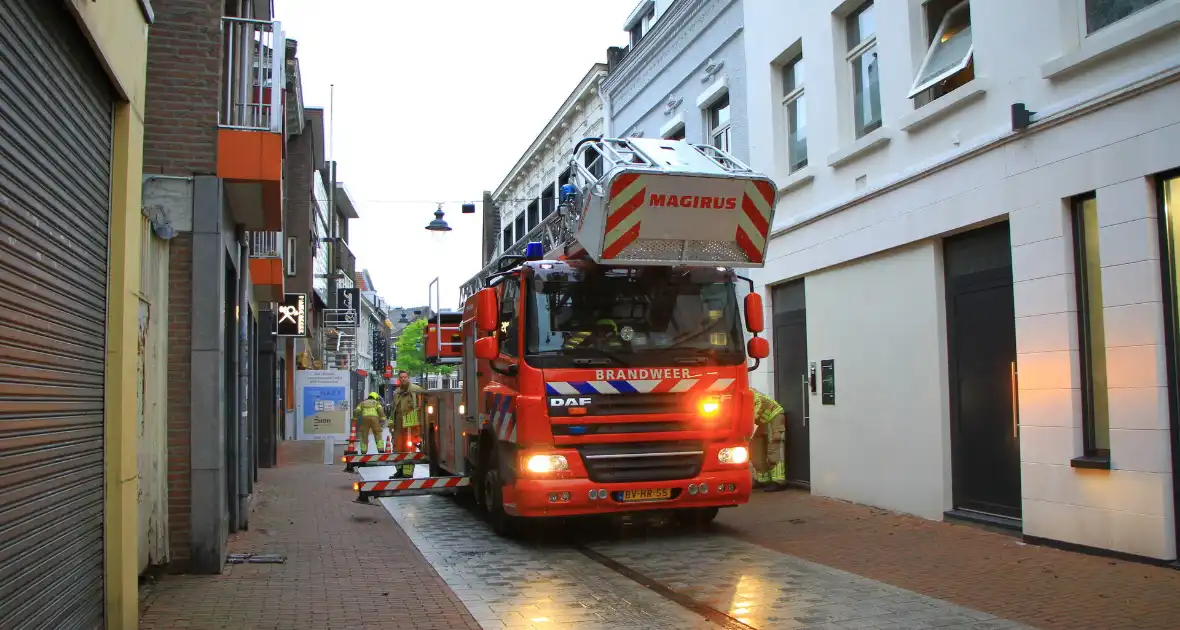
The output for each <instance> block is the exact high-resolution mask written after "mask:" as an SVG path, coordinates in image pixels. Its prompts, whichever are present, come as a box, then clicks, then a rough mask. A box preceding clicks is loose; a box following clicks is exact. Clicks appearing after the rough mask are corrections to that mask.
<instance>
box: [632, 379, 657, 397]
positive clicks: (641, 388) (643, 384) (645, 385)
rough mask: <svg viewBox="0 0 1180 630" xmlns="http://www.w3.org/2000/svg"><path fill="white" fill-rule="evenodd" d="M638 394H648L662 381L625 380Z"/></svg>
mask: <svg viewBox="0 0 1180 630" xmlns="http://www.w3.org/2000/svg"><path fill="white" fill-rule="evenodd" d="M627 382H628V383H630V384H631V387H634V388H635V391H637V392H639V393H640V394H650V393H651V390H653V389H655V388H656V387H657V386H658V385H659V384H660V383H663V381H627Z"/></svg>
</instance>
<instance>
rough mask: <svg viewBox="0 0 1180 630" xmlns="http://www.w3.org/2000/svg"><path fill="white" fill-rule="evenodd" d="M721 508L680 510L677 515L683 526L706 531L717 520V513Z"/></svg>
mask: <svg viewBox="0 0 1180 630" xmlns="http://www.w3.org/2000/svg"><path fill="white" fill-rule="evenodd" d="M720 511H721V508H715V507H709V508H692V509H688V510H680V513H679V514H677V517H678V518H679V520H680V522H681V524H683V525H685V526H687V527H691V528H694V529H704V528H706V527H708V526H709V523H712V522H713V519H715V518H717V513H718V512H720Z"/></svg>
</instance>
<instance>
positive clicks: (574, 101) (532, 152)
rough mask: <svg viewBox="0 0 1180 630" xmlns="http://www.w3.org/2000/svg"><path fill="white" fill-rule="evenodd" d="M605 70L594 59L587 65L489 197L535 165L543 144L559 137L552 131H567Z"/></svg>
mask: <svg viewBox="0 0 1180 630" xmlns="http://www.w3.org/2000/svg"><path fill="white" fill-rule="evenodd" d="M606 71H607V67H606V64H603V63H596V64H594V65H593V66H591V68H590V70H589V72H587V73H586V74H585V76H583V77H582V80H581V81H579V82H578V86H577V87H576V88H574V91H573V92H571V93H570V95H569V96H568V97H567V98H566V100H565V102H564V103H562V105H561V107H560V108H559V109H558V110H557V113H555V114H554V115H553V117H552V118H550V119H549V122H548V123H547V124H546V125H545V127H544V128H543V129H542V130H541V133H539V134H537V137H536V139H534V140H533V142H532V144H530V145H529V148H528V150H526V151H525V152H524V154H523V155H521V156H520V159H518V160H517V161H516V164H515V165H513V167H512V170H510V171H508V175H507V176H506V177H505V178H504V179H503V180H502V181H501V182H500V185H499V186H497V187H496V190H495V192H494V193H492V197H493V198H495V199H500V198H502V197H503V196H504V192H505V189H506V188H507V187H509V186H511V185H512V184H513V183H514V182H515V181H516V180H518V179H519V178H520V177H521V176H522V175H526V173H524V171H525V170H526V169H529V168H530V167H533V166H536V164H537V162H539V160H540V158H541V156H540V155H539V154H540V153H541V152H543V151H544V150H545V149H546V146H545V145H546V144H547V143H548V142H549V141H550V140H553V141H558V140H560V139H559V138H555V137H554V135H565V134H566V133H568V132H567V131H566V130H567V128H568V127H569V119H570V117H571V116H575V115H580V114H582V112H583V111H584V110H585V104H586V103H587V102H588V101H592V100H593V99H595V98H597V96H595V95H596V94H597V93H598V84H599V82H600V81H602V79H603V77H604V76H606Z"/></svg>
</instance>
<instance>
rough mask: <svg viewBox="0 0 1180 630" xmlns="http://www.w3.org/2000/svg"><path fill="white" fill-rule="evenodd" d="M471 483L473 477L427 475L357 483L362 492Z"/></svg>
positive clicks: (467, 484)
mask: <svg viewBox="0 0 1180 630" xmlns="http://www.w3.org/2000/svg"><path fill="white" fill-rule="evenodd" d="M469 485H471V477H426V478H424V479H390V480H389V481H362V482H360V483H358V484H357V490H358V491H360V492H382V491H397V490H430V489H432V488H462V487H464V486H469Z"/></svg>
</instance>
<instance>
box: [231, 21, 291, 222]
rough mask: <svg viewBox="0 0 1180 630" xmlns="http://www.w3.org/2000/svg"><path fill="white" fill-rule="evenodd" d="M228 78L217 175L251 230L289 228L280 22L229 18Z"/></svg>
mask: <svg viewBox="0 0 1180 630" xmlns="http://www.w3.org/2000/svg"><path fill="white" fill-rule="evenodd" d="M221 25H222V29H221V32H222V46H223V49H224V50H223V52H224V59H225V61H224V64H225V67H224V68H223V70H224V78H223V80H222V85H221V110H220V111H219V112H218V126H219V128H218V130H217V175H218V177H220V178H222V179H223V180H224V181H225V191H226V197H227V198H228V199H229V206H230V211H231V212H232V213H233V216H234V220H235V221H236V222H238V223H241V224H242V225H243V226H244V227H245V228H246V229H247V230H270V231H278V230H281V229H282V227H283V151H284V146H283V125H284V121H285V118H286V89H285V88H286V76H285V75H286V67H287V62H286V55H287V45H286V38H285V37H284V35H283V31H282V28H281V25H280V24H279V22H273V21H268V20H248V19H244V18H234V17H223V18H221Z"/></svg>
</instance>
